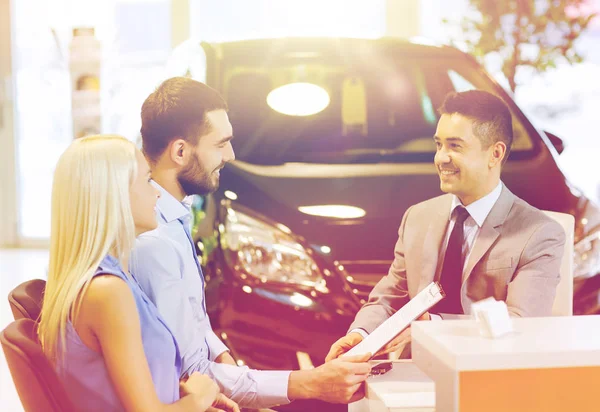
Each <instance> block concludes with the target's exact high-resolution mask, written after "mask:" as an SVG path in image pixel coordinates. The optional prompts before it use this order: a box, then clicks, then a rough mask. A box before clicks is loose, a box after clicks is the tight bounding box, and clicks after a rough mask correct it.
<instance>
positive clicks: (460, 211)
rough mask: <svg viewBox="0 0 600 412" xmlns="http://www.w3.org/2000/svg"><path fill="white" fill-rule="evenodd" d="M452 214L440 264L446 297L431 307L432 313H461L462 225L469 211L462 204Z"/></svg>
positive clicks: (441, 279)
mask: <svg viewBox="0 0 600 412" xmlns="http://www.w3.org/2000/svg"><path fill="white" fill-rule="evenodd" d="M454 214H455V216H456V220H455V222H454V228H453V229H452V233H451V234H450V239H449V240H448V246H447V247H446V253H445V255H444V265H443V266H442V272H441V276H440V283H441V285H442V289H444V292H445V293H446V297H445V298H444V299H442V300H441V301H440V302H439V303H438V304H437V305H436V306H435V307H434V308H433V309H432V311H431V312H432V313H453V314H462V313H463V309H462V305H461V303H460V289H461V286H462V272H463V264H464V260H463V254H462V247H463V243H464V225H465V220H466V219H467V218H468V217H469V212H468V211H467V209H465V208H464V207H463V206H458V207H457V208H456V209H454Z"/></svg>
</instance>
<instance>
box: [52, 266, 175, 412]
mask: <svg viewBox="0 0 600 412" xmlns="http://www.w3.org/2000/svg"><path fill="white" fill-rule="evenodd" d="M100 274H109V275H114V276H117V277H119V278H121V279H123V280H124V281H125V282H126V283H127V285H128V286H129V288H130V289H131V293H132V294H133V296H134V298H135V303H136V306H137V310H138V314H139V317H140V325H141V330H142V343H143V345H144V352H145V354H146V359H147V361H148V365H149V367H150V372H151V374H152V380H153V382H154V388H155V389H156V393H157V394H158V398H159V399H160V400H161V402H163V403H165V404H170V403H173V402H175V401H177V400H178V399H179V374H180V372H181V357H180V354H179V348H178V347H177V342H176V341H175V338H174V337H173V334H172V333H171V330H170V329H169V327H168V326H167V324H166V322H164V321H163V319H162V317H161V316H160V314H159V313H158V310H157V309H156V306H155V305H154V304H153V303H152V302H151V301H150V300H149V299H148V297H147V296H146V294H145V293H144V292H143V291H142V289H141V288H140V286H139V285H138V283H137V282H136V281H135V280H134V279H133V278H132V277H130V276H127V275H126V274H125V273H124V272H123V270H122V269H121V266H120V264H119V261H118V260H117V259H115V258H114V257H112V256H110V255H108V256H106V257H105V258H104V259H103V260H102V262H101V263H100V266H99V267H98V270H96V273H95V274H94V276H97V275H100ZM66 342H67V347H66V354H65V357H64V361H63V362H62V363H61V362H58V363H57V369H58V370H57V371H58V374H59V376H60V378H61V379H62V381H63V384H64V385H65V389H66V390H67V392H68V393H69V396H70V397H71V400H72V402H73V403H74V405H75V406H76V407H77V408H78V409H80V410H82V411H90V412H95V411H98V412H100V411H102V412H112V411H123V410H124V407H123V405H122V404H121V401H120V400H119V398H118V396H117V393H116V391H115V389H114V387H113V384H112V381H111V379H110V376H109V374H108V370H107V369H106V365H105V363H104V358H103V357H102V355H101V354H99V353H96V352H95V351H93V350H91V349H90V348H88V347H87V346H86V345H85V344H84V343H83V342H82V341H81V339H80V338H79V335H78V334H77V332H76V331H75V329H74V328H73V325H72V324H71V322H68V323H67V339H66Z"/></svg>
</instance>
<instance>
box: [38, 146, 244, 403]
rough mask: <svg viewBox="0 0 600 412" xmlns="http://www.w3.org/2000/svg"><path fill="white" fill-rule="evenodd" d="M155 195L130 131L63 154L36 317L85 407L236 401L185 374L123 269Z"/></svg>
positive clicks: (150, 215)
mask: <svg viewBox="0 0 600 412" xmlns="http://www.w3.org/2000/svg"><path fill="white" fill-rule="evenodd" d="M159 196H160V194H159V192H158V191H157V190H156V189H155V188H153V187H152V185H151V184H150V169H149V167H148V164H147V163H146V160H145V159H144V156H143V155H142V154H141V152H140V151H139V150H137V149H136V148H135V146H134V145H133V144H132V143H131V142H129V141H128V140H126V139H125V138H122V137H119V136H91V137H86V138H82V139H78V140H75V141H74V142H73V143H72V144H71V146H70V147H69V148H68V149H67V150H66V152H65V153H64V154H63V155H62V156H61V158H60V160H59V161H58V165H57V167H56V171H55V174H54V185H53V188H52V230H51V236H50V267H49V271H48V282H47V284H46V291H45V295H44V303H43V307H42V313H41V321H40V325H39V336H40V341H41V343H42V346H43V349H44V352H45V354H46V355H47V356H48V357H49V358H50V359H51V360H52V361H53V362H54V364H55V365H56V369H57V371H58V372H59V375H60V377H61V379H62V380H63V383H64V384H65V387H66V388H67V391H68V392H69V394H70V395H71V398H72V401H73V403H74V404H75V405H76V407H77V408H78V409H80V410H85V411H103V412H104V411H122V410H125V411H204V410H208V409H209V408H210V410H213V407H215V408H222V409H226V410H233V411H238V408H237V405H236V404H235V403H234V402H233V401H230V400H229V399H227V398H225V397H224V396H223V395H221V394H219V388H218V386H217V385H216V384H215V383H214V382H213V381H211V380H210V379H209V378H208V377H206V376H204V375H199V374H194V375H192V376H190V377H189V379H187V380H186V381H185V382H179V375H180V369H181V357H180V355H179V350H178V347H177V343H176V342H175V338H174V337H173V335H172V333H171V331H170V329H169V328H168V327H167V326H166V324H165V323H164V321H163V320H162V318H161V317H160V315H159V313H158V311H157V309H156V307H155V306H154V305H153V304H152V303H151V302H150V301H149V300H148V298H147V297H146V296H145V295H144V293H143V292H142V290H141V289H140V288H139V285H138V284H137V282H136V281H135V279H134V278H132V276H131V275H130V274H129V273H128V271H127V267H128V262H127V259H128V256H129V254H130V252H131V248H132V246H133V242H134V240H135V237H136V236H137V235H139V234H141V233H143V232H146V231H149V230H152V229H154V228H155V227H156V226H157V222H156V217H155V211H154V207H155V205H156V201H157V199H158V197H159ZM211 405H212V406H211Z"/></svg>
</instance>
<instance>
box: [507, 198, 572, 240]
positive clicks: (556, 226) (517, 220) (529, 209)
mask: <svg viewBox="0 0 600 412" xmlns="http://www.w3.org/2000/svg"><path fill="white" fill-rule="evenodd" d="M512 196H514V201H513V206H512V208H511V210H510V214H509V215H508V219H510V221H511V223H512V224H513V225H515V226H520V227H522V228H525V227H530V228H531V227H540V226H544V227H548V228H550V229H553V230H555V231H559V232H564V229H563V228H562V226H561V225H560V223H558V222H557V221H556V220H555V219H554V218H552V217H550V216H549V215H548V214H546V213H544V212H543V211H542V210H540V209H538V208H537V207H535V206H532V205H530V204H529V203H527V202H526V201H525V200H523V199H521V198H520V197H518V196H516V195H514V194H513V195H512Z"/></svg>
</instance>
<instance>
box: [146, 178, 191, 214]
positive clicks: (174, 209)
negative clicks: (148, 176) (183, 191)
mask: <svg viewBox="0 0 600 412" xmlns="http://www.w3.org/2000/svg"><path fill="white" fill-rule="evenodd" d="M152 185H153V186H154V187H155V188H157V189H158V190H159V191H160V199H158V202H156V206H157V208H158V211H159V212H160V214H161V215H162V216H163V217H164V218H165V221H166V222H167V223H169V222H172V221H174V220H177V219H180V218H182V217H186V216H188V215H189V214H190V209H191V206H192V205H191V201H190V200H191V198H192V197H191V196H186V197H185V198H184V199H183V201H182V202H180V201H179V200H177V199H175V197H173V195H172V194H170V193H169V192H167V191H166V190H165V189H164V188H163V187H162V186H161V185H159V184H158V183H156V182H155V181H154V180H153V181H152Z"/></svg>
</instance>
